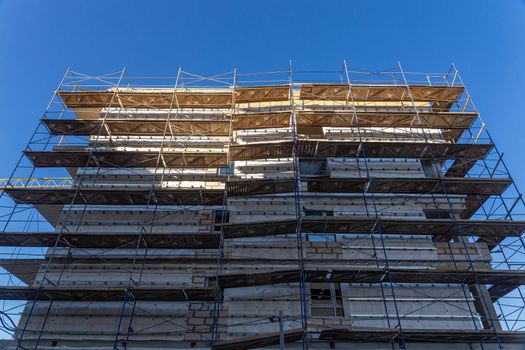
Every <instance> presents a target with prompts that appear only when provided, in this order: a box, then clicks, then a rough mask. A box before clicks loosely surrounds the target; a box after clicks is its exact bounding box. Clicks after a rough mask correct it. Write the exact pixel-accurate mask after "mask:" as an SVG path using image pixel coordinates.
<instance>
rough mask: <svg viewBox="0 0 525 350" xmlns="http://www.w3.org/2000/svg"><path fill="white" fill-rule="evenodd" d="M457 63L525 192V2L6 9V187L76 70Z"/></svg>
mask: <svg viewBox="0 0 525 350" xmlns="http://www.w3.org/2000/svg"><path fill="white" fill-rule="evenodd" d="M289 59H292V60H293V62H294V67H295V68H302V69H307V68H324V69H339V68H340V67H341V62H342V60H343V59H347V60H348V61H349V62H351V64H352V66H355V67H360V68H368V69H370V70H381V69H383V68H389V67H392V66H394V64H395V62H396V61H397V60H400V61H401V62H402V64H403V66H404V68H405V69H407V70H410V71H443V70H445V69H448V67H449V65H450V63H451V62H455V63H456V65H457V67H458V68H459V70H460V72H461V74H462V76H463V79H464V80H465V82H466V84H467V86H468V87H469V89H470V92H471V94H472V95H473V98H474V101H475V103H476V105H477V107H478V109H479V110H480V111H481V113H482V116H483V118H484V120H485V121H486V122H487V124H488V125H489V129H490V130H491V132H492V134H493V136H494V137H495V140H496V143H498V145H499V148H500V150H502V151H503V152H504V153H505V156H506V159H507V163H508V164H509V165H510V169H511V171H512V173H513V175H514V176H515V177H516V179H517V182H518V185H519V186H520V187H521V189H522V190H525V175H522V173H523V170H524V169H525V165H524V164H523V163H522V159H523V156H522V154H523V152H524V149H525V138H524V137H523V134H524V133H525V121H524V118H523V114H524V112H523V111H524V102H525V1H523V0H497V1H496V0H494V1H481V0H471V1H457V0H447V1H445V0H441V1H437V0H436V1H430V0H425V1H423V0H421V1H364V0H362V1H328V0H324V1H301V2H299V1H284V0H278V1H273V0H265V1H246V0H244V1H221V2H219V1H196V0H194V1H190V0H186V1H153V0H149V1H145V0H144V1H129V0H128V1H117V0H113V1H102V0H99V1H97V0H91V1H73V0H69V1H65V0H63V1H39V0H33V1H29V0H0V111H1V116H0V118H1V120H2V124H1V125H2V126H1V128H0V149H2V153H1V158H0V169H1V170H0V177H7V176H8V175H9V173H10V171H11V169H12V168H13V167H14V165H15V163H16V160H17V158H18V156H19V155H20V151H21V150H22V149H23V147H24V145H25V143H26V142H27V140H28V138H29V137H30V135H31V133H32V131H33V129H34V127H35V125H36V123H37V120H38V118H40V116H41V114H42V111H43V109H44V108H45V106H46V104H47V102H48V101H49V99H50V97H51V93H52V90H53V89H54V88H55V87H56V85H57V83H58V81H59V80H60V78H61V76H62V75H63V73H64V72H65V70H66V69H67V67H68V66H71V67H72V68H73V69H75V70H77V71H79V72H85V73H91V74H101V73H108V72H112V71H115V70H119V69H121V68H122V67H123V66H126V67H127V69H128V72H129V74H130V75H133V76H138V75H148V76H152V75H176V71H177V68H178V67H179V66H183V67H184V68H185V70H187V71H192V72H200V73H203V74H207V73H210V74H211V73H221V72H225V71H228V70H231V69H232V68H233V67H238V68H240V69H241V70H243V71H260V70H273V69H282V68H286V66H287V62H288V60H289Z"/></svg>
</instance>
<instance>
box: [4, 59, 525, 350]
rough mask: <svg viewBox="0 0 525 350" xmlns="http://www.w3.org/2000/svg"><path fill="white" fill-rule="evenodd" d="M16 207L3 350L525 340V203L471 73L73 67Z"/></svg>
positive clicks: (493, 345) (11, 189) (9, 208)
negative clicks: (87, 70) (136, 72)
mask: <svg viewBox="0 0 525 350" xmlns="http://www.w3.org/2000/svg"><path fill="white" fill-rule="evenodd" d="M319 75H320V77H319ZM1 195H2V200H3V201H4V202H5V203H11V204H9V205H6V206H4V207H3V209H2V210H3V217H4V221H3V226H4V227H3V231H4V232H3V233H2V234H1V235H0V245H1V246H3V247H4V249H5V251H9V252H10V253H9V254H10V257H9V259H2V261H1V262H0V264H1V266H2V267H3V268H4V269H5V271H6V274H5V275H6V276H9V277H8V278H7V277H6V278H4V282H5V283H4V287H0V299H2V300H5V302H4V311H3V312H2V320H3V322H2V324H3V325H4V327H3V328H2V331H3V332H4V333H6V334H8V335H9V336H11V337H12V339H11V341H9V342H8V345H6V347H7V348H13V349H51V348H68V349H69V348H75V349H127V348H129V349H156V348H159V349H191V348H193V349H216V350H219V349H251V348H265V349H279V348H286V349H306V348H311V349H350V348H359V349H444V348H446V349H458V350H459V349H512V350H514V349H516V350H517V349H523V344H524V343H525V334H524V333H523V332H522V330H523V329H525V317H524V316H523V313H522V312H521V311H523V309H524V305H525V302H524V301H525V299H524V295H523V292H524V291H525V290H524V289H523V287H522V285H523V284H525V271H523V270H522V268H523V265H522V264H521V262H523V261H525V259H523V257H524V254H525V249H524V248H525V247H524V245H523V239H522V232H523V231H524V230H525V221H520V218H521V217H520V213H521V212H522V211H523V207H524V205H523V199H522V197H521V194H520V192H519V191H518V189H517V188H516V186H515V184H514V182H513V180H512V178H511V176H510V174H509V173H508V171H507V168H506V166H505V164H504V162H503V160H502V155H501V153H500V152H499V151H498V150H497V148H496V147H495V145H494V143H493V141H492V138H491V137H490V134H488V131H487V129H486V126H485V124H484V123H483V122H482V121H481V119H480V118H479V115H478V112H477V111H476V109H475V107H474V105H473V103H472V100H471V98H470V95H469V94H468V92H467V91H466V89H465V86H464V84H463V82H462V80H461V77H460V76H459V73H458V71H457V70H456V69H455V67H452V68H451V69H450V70H449V71H448V72H447V73H438V74H427V73H425V74H419V73H405V72H404V71H403V69H402V67H401V65H398V66H397V67H396V68H395V69H389V70H386V71H382V72H381V73H373V72H365V71H360V70H356V69H351V68H348V67H347V65H346V63H344V64H343V68H342V69H341V70H340V71H337V72H335V71H334V72H328V71H327V72H304V71H297V72H294V71H293V70H292V69H291V68H289V69H287V70H283V71H278V72H267V73H253V74H250V73H242V72H237V71H233V72H230V73H227V74H222V75H216V76H211V77H210V76H200V75H196V74H192V73H188V72H185V71H183V70H179V71H178V74H177V76H176V77H175V78H156V79H153V78H147V77H142V78H141V77H129V76H128V75H127V73H126V72H125V71H122V72H118V73H117V74H110V75H106V76H97V77H93V76H88V75H83V74H80V73H78V72H73V71H71V70H68V72H67V73H66V76H65V77H64V79H63V81H62V82H61V83H60V86H59V87H58V89H57V91H56V93H55V96H54V97H53V100H52V101H51V103H50V105H49V107H48V109H47V110H46V113H45V115H44V117H43V118H42V120H41V122H40V124H39V126H38V128H37V130H36V132H35V134H34V136H33V138H32V139H31V141H30V142H29V144H28V147H27V148H26V149H25V151H24V155H23V157H22V159H21V161H20V163H19V164H18V166H17V169H15V171H14V172H13V175H12V176H11V178H10V179H9V180H7V181H6V182H5V186H4V191H3V193H2V194H1ZM46 223H47V226H46ZM47 228H49V229H47ZM10 249H11V250H10ZM17 301H18V303H16V302H17ZM13 310H14V311H13Z"/></svg>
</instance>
